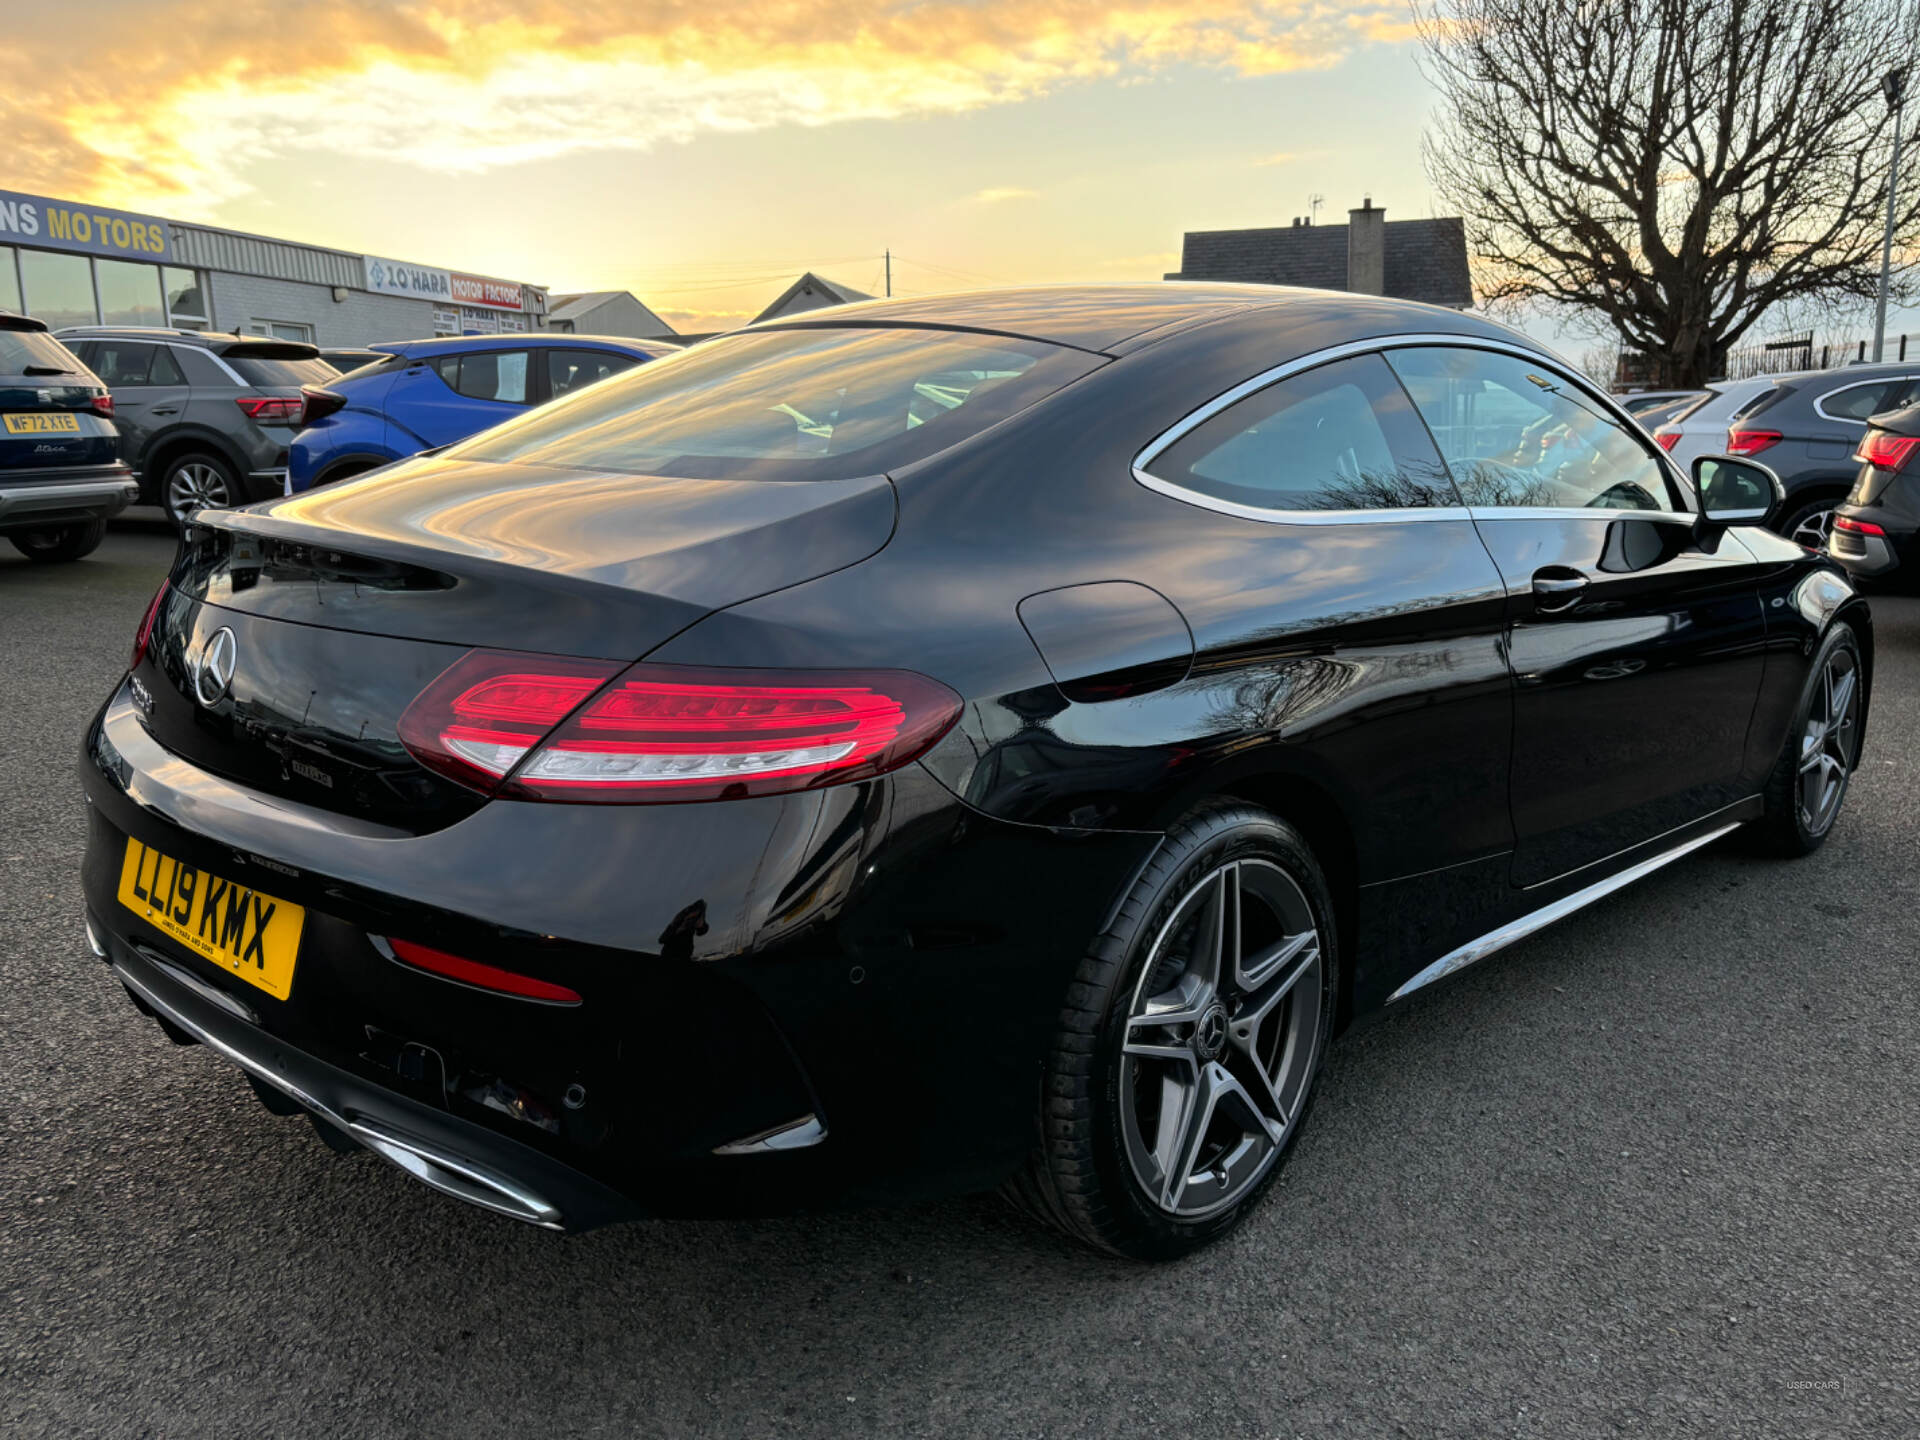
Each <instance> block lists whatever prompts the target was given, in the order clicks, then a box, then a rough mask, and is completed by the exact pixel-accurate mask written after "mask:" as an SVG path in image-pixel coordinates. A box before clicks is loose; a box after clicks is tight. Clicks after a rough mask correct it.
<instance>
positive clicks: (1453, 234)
mask: <svg viewBox="0 0 1920 1440" xmlns="http://www.w3.org/2000/svg"><path fill="white" fill-rule="evenodd" d="M1385 223H1386V257H1385V258H1386V293H1387V295H1389V296H1390V297H1392V298H1393V299H1395V300H1419V301H1422V302H1424V303H1426V304H1429V305H1451V306H1455V307H1460V306H1467V305H1471V304H1472V303H1473V281H1472V279H1471V277H1470V276H1469V274H1468V271H1467V227H1466V223H1465V222H1464V221H1462V220H1461V219H1460V218H1459V217H1458V216H1447V217H1445V218H1442V219H1435V220H1389V221H1387V222H1385ZM1167 278H1168V279H1169V280H1234V281H1241V282H1245V283H1249V284H1255V285H1308V286H1313V287H1315V288H1317V289H1322V290H1345V289H1346V288H1347V227H1346V226H1345V225H1275V226H1271V227H1268V228H1266V229H1260V230H1189V231H1188V232H1187V235H1186V241H1185V243H1184V244H1183V245H1182V246H1181V251H1180V269H1179V271H1178V272H1177V273H1175V274H1172V275H1169V276H1167Z"/></svg>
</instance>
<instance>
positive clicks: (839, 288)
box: [748, 270, 873, 324]
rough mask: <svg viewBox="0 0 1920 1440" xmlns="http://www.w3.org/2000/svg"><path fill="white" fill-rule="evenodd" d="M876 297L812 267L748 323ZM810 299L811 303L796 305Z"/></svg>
mask: <svg viewBox="0 0 1920 1440" xmlns="http://www.w3.org/2000/svg"><path fill="white" fill-rule="evenodd" d="M871 299H873V296H871V295H869V294H867V293H866V291H864V290H856V289H854V288H853V287H852V286H851V285H842V284H841V283H840V282H839V281H837V280H829V279H827V278H826V277H825V276H824V275H816V274H814V273H813V272H812V271H811V270H809V271H807V273H806V274H804V275H802V276H801V277H800V278H799V279H798V280H796V281H794V282H793V284H791V285H789V286H788V287H787V288H786V289H785V290H784V291H782V292H781V294H780V298H779V299H778V300H775V301H774V302H773V303H772V304H771V305H769V306H767V308H766V309H764V310H762V311H761V312H760V313H759V314H758V315H756V316H754V317H753V319H752V320H751V321H749V322H748V323H749V324H757V323H758V322H759V321H762V320H772V319H776V318H777V317H779V316H781V315H786V314H790V313H792V312H793V311H795V310H818V309H820V308H822V307H824V306H827V305H849V304H852V303H853V302H854V301H856V300H871ZM799 300H807V301H810V302H811V303H810V304H804V305H800V304H795V302H796V301H799Z"/></svg>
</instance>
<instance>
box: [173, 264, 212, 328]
mask: <svg viewBox="0 0 1920 1440" xmlns="http://www.w3.org/2000/svg"><path fill="white" fill-rule="evenodd" d="M160 277H161V278H160V283H161V286H162V288H163V289H164V290H165V291H166V294H167V320H168V322H169V323H171V324H172V325H174V326H175V327H176V328H178V329H181V330H204V329H206V328H207V326H208V325H210V324H212V323H213V314H212V312H211V311H209V310H208V309H207V292H206V288H205V287H204V286H202V285H201V283H200V272H199V271H197V270H181V269H179V268H177V267H175V266H172V265H169V266H167V267H166V268H165V269H163V270H162V271H161V272H160Z"/></svg>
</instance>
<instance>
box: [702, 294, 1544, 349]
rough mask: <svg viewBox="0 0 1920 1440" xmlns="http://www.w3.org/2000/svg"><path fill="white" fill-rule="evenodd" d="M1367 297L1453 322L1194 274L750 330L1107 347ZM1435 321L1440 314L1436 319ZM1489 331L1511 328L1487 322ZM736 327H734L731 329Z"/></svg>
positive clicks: (823, 314) (851, 310) (1413, 318)
mask: <svg viewBox="0 0 1920 1440" xmlns="http://www.w3.org/2000/svg"><path fill="white" fill-rule="evenodd" d="M1329 302H1332V303H1344V304H1350V305H1355V306H1360V305H1364V306H1366V307H1368V309H1369V310H1370V311H1371V312H1372V313H1373V314H1375V315H1376V316H1377V315H1379V314H1381V313H1382V311H1387V312H1404V315H1405V318H1406V324H1407V328H1409V329H1410V330H1432V329H1435V328H1444V329H1449V330H1451V329H1455V328H1458V326H1459V320H1460V318H1462V317H1461V314H1460V312H1459V311H1455V310H1448V309H1445V308H1443V307H1441V306H1437V305H1422V304H1420V303H1418V302H1417V301H1412V300H1392V299H1388V298H1386V297H1384V296H1379V295H1358V294H1354V293H1352V292H1350V291H1344V290H1310V289H1307V288H1304V287H1301V286H1293V285H1225V284H1211V283H1203V282H1195V281H1191V280H1162V281H1147V282H1139V283H1135V284H1115V285H1031V286H1022V287H1016V288H1012V289H1003V290H975V291H960V292H956V293H953V294H946V295H927V296H916V297H914V298H912V299H897V300H866V301H860V302H857V303H855V304H852V305H835V306H832V307H830V308H827V309H823V310H808V311H803V312H801V313H800V314H798V315H790V316H780V317H778V318H776V319H773V320H763V321H762V322H760V323H759V324H758V325H754V326H750V327H748V328H749V329H750V330H752V331H759V330H788V329H799V328H807V327H814V328H818V327H840V326H852V325H874V326H886V325H914V326H917V325H925V326H933V327H942V328H949V329H958V330H983V331H988V332H990V333H995V334H1001V335H1018V336H1024V337H1026V338H1029V339H1034V340H1045V341H1050V342H1051V343H1053V344H1056V345H1071V346H1074V347H1077V348H1079V349H1082V350H1092V351H1110V350H1113V349H1115V348H1116V347H1118V346H1122V345H1124V344H1126V343H1127V342H1128V341H1130V340H1137V339H1140V338H1141V337H1144V336H1146V335H1147V334H1149V333H1150V332H1153V331H1166V330H1169V329H1180V328H1185V327H1186V326H1188V325H1193V324H1199V323H1202V322H1204V321H1207V320H1210V319H1215V318H1218V317H1220V316H1224V315H1230V314H1234V313H1236V312H1240V311H1247V310H1266V311H1284V310H1286V309H1288V308H1297V309H1298V310H1300V311H1301V312H1302V314H1303V315H1304V314H1305V313H1306V312H1307V311H1309V310H1313V309H1324V308H1325V307H1326V305H1327V304H1328V303H1329ZM1436 322H1441V323H1439V324H1436ZM1479 324H1480V325H1485V326H1486V328H1487V330H1488V333H1498V334H1501V335H1503V336H1504V335H1510V333H1511V332H1508V331H1506V330H1504V329H1503V328H1501V327H1496V326H1492V325H1490V324H1488V323H1487V322H1484V321H1482V322H1479ZM735 333H739V332H735Z"/></svg>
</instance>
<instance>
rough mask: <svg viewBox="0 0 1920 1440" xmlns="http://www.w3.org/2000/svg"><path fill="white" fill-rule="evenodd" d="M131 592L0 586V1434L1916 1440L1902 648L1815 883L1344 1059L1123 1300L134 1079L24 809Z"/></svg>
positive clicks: (1676, 922)
mask: <svg viewBox="0 0 1920 1440" xmlns="http://www.w3.org/2000/svg"><path fill="white" fill-rule="evenodd" d="M170 550H171V544H170V541H169V540H168V538H167V537H166V535H165V534H164V532H162V531H160V530H159V529H157V528H153V527H148V528H146V529H144V530H127V529H121V530H117V531H116V532H115V533H114V534H113V535H112V536H111V537H110V538H109V540H108V542H107V544H106V545H105V547H104V548H103V549H102V550H101V551H99V552H98V553H97V554H96V555H95V556H93V557H92V558H90V559H88V560H86V561H83V562H81V563H79V564H76V565H69V566H64V567H55V568H34V567H30V566H28V565H27V564H25V563H24V562H17V561H16V560H15V559H14V557H13V554H12V552H11V549H10V548H9V547H4V546H0V1083H3V1084H4V1092H3V1093H4V1097H5V1099H4V1105H3V1106H0V1180H3V1181H4V1184H3V1185H0V1201H3V1203H0V1433H4V1434H6V1435H8V1436H41V1435H46V1436H81V1435H85V1436H120V1435H128V1436H134V1435H145V1436H195V1437H201V1436H225V1435H234V1436H253V1435H287V1436H318V1435H343V1436H355V1437H369V1440H371V1437H381V1436H413V1435H459V1436H462V1437H488V1436H549V1435H555V1436H557V1435H623V1436H624V1435H682V1434H685V1435H693V1434H710V1435H722V1436H736V1435H737V1436H773V1435H782V1436H784V1435H834V1436H842V1435H889V1436H891V1435H982V1436H995V1437H999V1436H1099V1437H1108V1436H1130V1435H1161V1436H1185V1435H1206V1436H1236V1437H1237V1436H1260V1437H1268V1436H1272V1437H1278V1436H1292V1435H1316V1436H1317V1435H1343V1436H1344V1435H1353V1436H1399V1435H1406V1436H1420V1437H1427V1436H1473V1437H1480V1436H1502V1435H1539V1436H1553V1437H1559V1436H1582V1435H1619V1434H1646V1435H1662V1436H1664V1435H1700V1436H1713V1437H1733V1436H1740V1437H1746V1436H1762V1435H1808V1436H1813V1435H1818V1436H1827V1435H1886V1436H1900V1437H1910V1436H1914V1435H1917V1434H1920V1354H1917V1352H1920V1275H1917V1274H1916V1269H1917V1265H1916V1261H1917V1260H1920V1159H1917V1158H1916V1157H1917V1156H1920V1106H1917V1105H1916V1103H1915V1102H1916V1099H1920V1036H1916V1023H1915V1022H1916V1013H1917V1007H1916V996H1915V989H1916V986H1915V971H1916V959H1920V955H1917V954H1916V951H1917V950H1920V944H1917V942H1916V929H1917V926H1916V919H1915V913H1916V906H1920V863H1917V862H1920V825H1916V816H1917V815H1920V759H1916V753H1917V751H1920V747H1917V746H1916V745H1915V736H1916V735H1920V601H1916V600H1914V599H1911V598H1900V597H1892V598H1884V599H1879V600H1877V601H1876V611H1877V616H1878V633H1879V675H1878V681H1877V684H1876V687H1875V695H1874V708H1873V716H1872V729H1871V734H1870V736H1869V741H1868V751H1867V755H1866V759H1865V762H1864V764H1863V766H1862V768H1861V770H1860V772H1859V774H1858V776H1857V778H1856V780H1855V783H1854V786H1853V791H1852V794H1851V796H1850V798H1849V800H1848V802H1847V810H1846V813H1845V814H1844V816H1843V818H1842V819H1841V821H1840V824H1839V828H1838V830H1837V832H1836V833H1835V834H1834V836H1833V838H1832V840H1831V841H1830V842H1829V844H1828V845H1827V846H1826V848H1825V849H1824V850H1822V851H1821V852H1820V853H1819V854H1818V855H1816V856H1814V857H1813V858H1811V859H1809V860H1804V861H1800V862H1795V863H1781V862H1773V861H1762V860H1757V859H1752V858H1749V857H1747V856H1746V855H1744V854H1743V853H1741V852H1740V851H1739V850H1738V849H1737V848H1736V847H1734V846H1731V845H1727V844H1722V845H1719V846H1716V847H1713V848H1712V849H1710V850H1707V851H1705V852H1702V853H1701V854H1699V855H1698V856H1695V857H1692V858H1690V859H1688V860H1686V861H1683V862H1682V863H1680V864H1678V865H1675V866H1672V867H1670V868H1669V869H1667V870H1665V871H1663V872H1661V873H1660V874H1658V875H1656V876H1654V877H1653V878H1651V879H1649V880H1647V881H1645V882H1643V883H1641V884H1640V885H1639V886H1637V887H1635V888H1632V889H1630V890H1628V891H1626V892H1624V893H1623V894H1621V895H1619V896H1616V897H1614V898H1612V899H1609V900H1607V901H1605V902H1603V903H1602V904H1601V905H1599V906H1597V907H1595V908H1593V909H1591V910H1589V911H1588V912H1586V913H1585V914H1584V915H1582V916H1580V917H1578V918H1576V919H1574V920H1572V921H1569V922H1567V923H1566V924H1564V925H1562V926H1560V927H1558V928H1557V929H1554V930H1551V931H1549V932H1547V933H1545V934H1544V935H1542V936H1539V937H1537V938H1535V939H1534V940H1532V941H1530V942H1528V943H1526V944H1523V945H1520V946H1516V947H1514V948H1513V949H1510V950H1508V951H1506V952H1504V953H1502V954H1501V955H1499V956H1497V957H1495V958H1493V959H1491V960H1489V961H1487V962H1485V963H1484V964H1482V965H1480V966H1478V967H1476V968H1475V969H1473V970H1471V971H1469V972H1467V973H1466V974H1464V975H1463V976H1461V977H1460V978H1459V979H1458V980H1456V981H1455V982H1453V983H1451V984H1449V985H1447V986H1443V987H1438V988H1437V989H1436V990H1435V991H1434V992H1430V993H1428V994H1426V995H1423V996H1421V997H1419V998H1417V999H1415V1000H1413V1001H1411V1002H1409V1003H1407V1004H1406V1005H1404V1006H1403V1007H1401V1008H1400V1009H1399V1010H1398V1012H1397V1013H1395V1014H1393V1015H1392V1016H1391V1017H1390V1018H1388V1019H1387V1020H1385V1021H1383V1022H1382V1023H1380V1024H1378V1025H1376V1026H1374V1027H1372V1028H1370V1029H1368V1030H1366V1031H1364V1032H1361V1033H1359V1034H1356V1035H1354V1036H1351V1037H1349V1038H1348V1039H1347V1040H1345V1041H1343V1042H1342V1043H1341V1044H1339V1045H1338V1046H1336V1047H1335V1050H1334V1053H1333V1055H1332V1059H1331V1063H1330V1066H1329V1071H1328V1074H1327V1076H1326V1082H1325V1087H1324V1089H1323V1092H1322V1098H1321V1101H1320V1104H1319V1108H1318V1109H1317V1111H1316V1113H1315V1114H1314V1116H1313V1118H1312V1120H1311V1122H1310V1124H1309V1126H1308V1128H1307V1132H1306V1133H1305V1134H1304V1136H1303V1137H1302V1140H1301V1143H1300V1146H1299V1149H1298V1150H1297V1152H1296V1153H1295V1155H1294V1157H1293V1160H1292V1162H1291V1164H1290V1165H1289V1166H1288V1168H1287V1170H1286V1172H1285V1173H1284V1175H1283V1177H1282V1183H1281V1184H1280V1185H1278V1186H1277V1187H1276V1188H1275V1189H1274V1190H1273V1191H1272V1192H1270V1194H1269V1196H1268V1199H1267V1201H1266V1203H1265V1204H1264V1205H1263V1206H1262V1207H1261V1209H1260V1210H1259V1212H1258V1213H1257V1214H1256V1215H1254V1216H1253V1217H1252V1219H1251V1221H1250V1223H1248V1224H1247V1225H1245V1226H1244V1227H1243V1228H1242V1229H1241V1230H1240V1231H1239V1232H1238V1234H1236V1235H1235V1236H1234V1237H1233V1238H1231V1239H1230V1240H1228V1241H1227V1242H1225V1243H1223V1244H1221V1245H1219V1246H1217V1247H1215V1248H1214V1249H1212V1250H1209V1251H1207V1252H1205V1253H1203V1254H1202V1255H1200V1256H1198V1257H1196V1258H1194V1259H1192V1260H1189V1261H1187V1262H1184V1263H1182V1264H1178V1265H1173V1266H1168V1267H1163V1268H1144V1267H1138V1266H1131V1265H1123V1264H1117V1263H1113V1262H1109V1261H1105V1260H1100V1259H1096V1258H1093V1257H1091V1256H1089V1255H1086V1254H1083V1253H1081V1252H1080V1251H1079V1250H1077V1249H1075V1248H1073V1247H1072V1246H1070V1245H1068V1244H1067V1243H1065V1242H1063V1241H1061V1240H1059V1239H1057V1238H1055V1237H1054V1236H1052V1235H1050V1234H1048V1233H1046V1232H1044V1231H1041V1230H1038V1229H1034V1228H1032V1227H1030V1226H1029V1225H1027V1224H1026V1223H1024V1222H1023V1221H1021V1220H1019V1219H1018V1218H1016V1217H1015V1216H1014V1215H1012V1214H1011V1213H1010V1212H1008V1211H1006V1210H1005V1209H1003V1208H1002V1207H1001V1206H1000V1204H999V1203H998V1202H997V1201H995V1200H993V1199H991V1198H990V1197H977V1198H971V1199H961V1200H955V1201H952V1202H949V1203H943V1204H938V1205H929V1206H924V1207H921V1208H916V1209H909V1210H903V1211H897V1212H885V1213H862V1214H847V1215H834V1216H827V1217H818V1218H807V1219H798V1220H790V1221H777V1222H759V1223H752V1224H734V1223H726V1224H721V1223H707V1224H639V1225H631V1226H626V1227H623V1228H618V1229H613V1230H605V1231H599V1232H595V1233H591V1234H587V1235H583V1236H577V1237H561V1236H555V1235H551V1234H547V1233H543V1232H539V1231H535V1230H531V1229H526V1228H522V1227H520V1226H517V1225H515V1224H513V1223H512V1222H510V1221H506V1220H501V1219H496V1218H494V1217H491V1216H488V1215H485V1214H481V1213H478V1212H475V1211H472V1210H469V1209H466V1208H464V1207H462V1206H460V1205H458V1204H457V1203H455V1202H453V1201H451V1200H448V1199H445V1198H444V1197H441V1196H438V1195H435V1194H432V1193H430V1192H428V1191H426V1190H425V1189H423V1188H421V1187H419V1186H417V1185H415V1184H414V1183H412V1182H411V1181H409V1180H407V1179H405V1178H404V1177H403V1176H401V1175H400V1174H399V1173H398V1172H396V1171H394V1170H392V1169H390V1168H388V1167H386V1166H384V1165H382V1164H380V1163H379V1162H378V1161H376V1160H374V1159H373V1158H371V1157H370V1156H359V1157H354V1158H340V1157H336V1156H335V1155H334V1154H332V1153H331V1152H330V1151H328V1150H326V1149H325V1148H323V1147H322V1146H321V1145H320V1144H319V1142H318V1141H317V1140H316V1139H315V1138H314V1136H313V1134H312V1132H311V1131H310V1130H309V1129H308V1127H307V1126H306V1125H305V1124H304V1123H302V1122H300V1121H298V1120H287V1119H279V1118H276V1117H274V1116H272V1115H270V1114H268V1112H267V1111H266V1110H265V1109H263V1108H262V1107H261V1106H260V1105H259V1104H258V1103H256V1102H255V1101H254V1099H253V1098H252V1097H251V1095H250V1094H249V1092H248V1091H247V1089H246V1086H245V1085H244V1083H243V1082H242V1080H241V1078H240V1076H239V1074H238V1073H237V1072H236V1071H234V1070H232V1069H230V1068H228V1067H227V1066H225V1065H224V1064H222V1063H220V1062H219V1061H218V1060H217V1059H216V1058H215V1057H214V1056H212V1055H210V1054H209V1053H208V1052H207V1051H205V1050H204V1049H200V1048H193V1049H180V1048H176V1047H175V1046H173V1045H171V1044H170V1043H168V1042H167V1041H166V1040H165V1039H164V1038H163V1037H162V1036H161V1034H160V1032H159V1031H158V1030H157V1029H156V1028H155V1026H154V1025H153V1024H152V1022H150V1021H147V1020H144V1019H142V1018H141V1017H140V1016H139V1015H137V1014H136V1013H135V1012H134V1010H133V1007H132V1006H131V1005H130V1004H128V1002H127V1001H126V999H125V997H124V996H123V994H122V993H121V990H120V987H119V986H118V985H116V984H115V983H114V982H113V980H112V979H111V977H110V976H109V974H108V973H107V972H106V971H105V970H104V969H103V968H102V967H101V966H100V965H99V964H97V963H96V962H94V961H93V960H92V959H91V958H90V957H89V955H88V952H87V948H86V945H85V943H84V941H83V939H82V935H81V926H80V895H79V888H78V882H77V879H76V869H77V866H78V864H79V860H80V849H81V839H82V825H81V802H80V797H79V790H78V787H77V784H76V782H75V780H74V778H73V765H74V759H75V751H76V745H77V742H78V739H79V736H80V733H81V730H82V727H83V726H84V724H85V722H86V720H87V718H88V716H89V714H90V712H91V711H92V710H93V708H94V707H95V706H96V705H97V704H98V703H99V701H100V700H101V698H102V697H103V696H104V695H105V694H106V693H107V691H108V689H109V688H110V687H111V686H112V684H113V683H114V681H115V680H116V678H117V677H118V675H119V673H120V671H121V668H122V666H123V665H124V664H125V662H126V655H127V649H128V644H129V640H130V637H131V636H132V634H133V631H134V628H135V625H136V623H137V622H138V620H139V617H140V615H141V613H142V610H143V607H144V605H145V603H146V601H147V599H148V597H149V596H150V595H151V593H152V591H153V589H154V587H155V585H156V583H157V582H158V579H159V577H160V574H161V572H162V569H163V567H164V565H165V563H166V561H167V559H168V556H169V554H170ZM1670 719H1671V723H1676V724H1680V723H1685V717H1683V716H1675V717H1670ZM1648 721H1649V723H1660V718H1659V717H1652V716H1650V717H1648ZM875 1083H877V1084H880V1083H885V1077H884V1076H876V1077H875Z"/></svg>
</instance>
